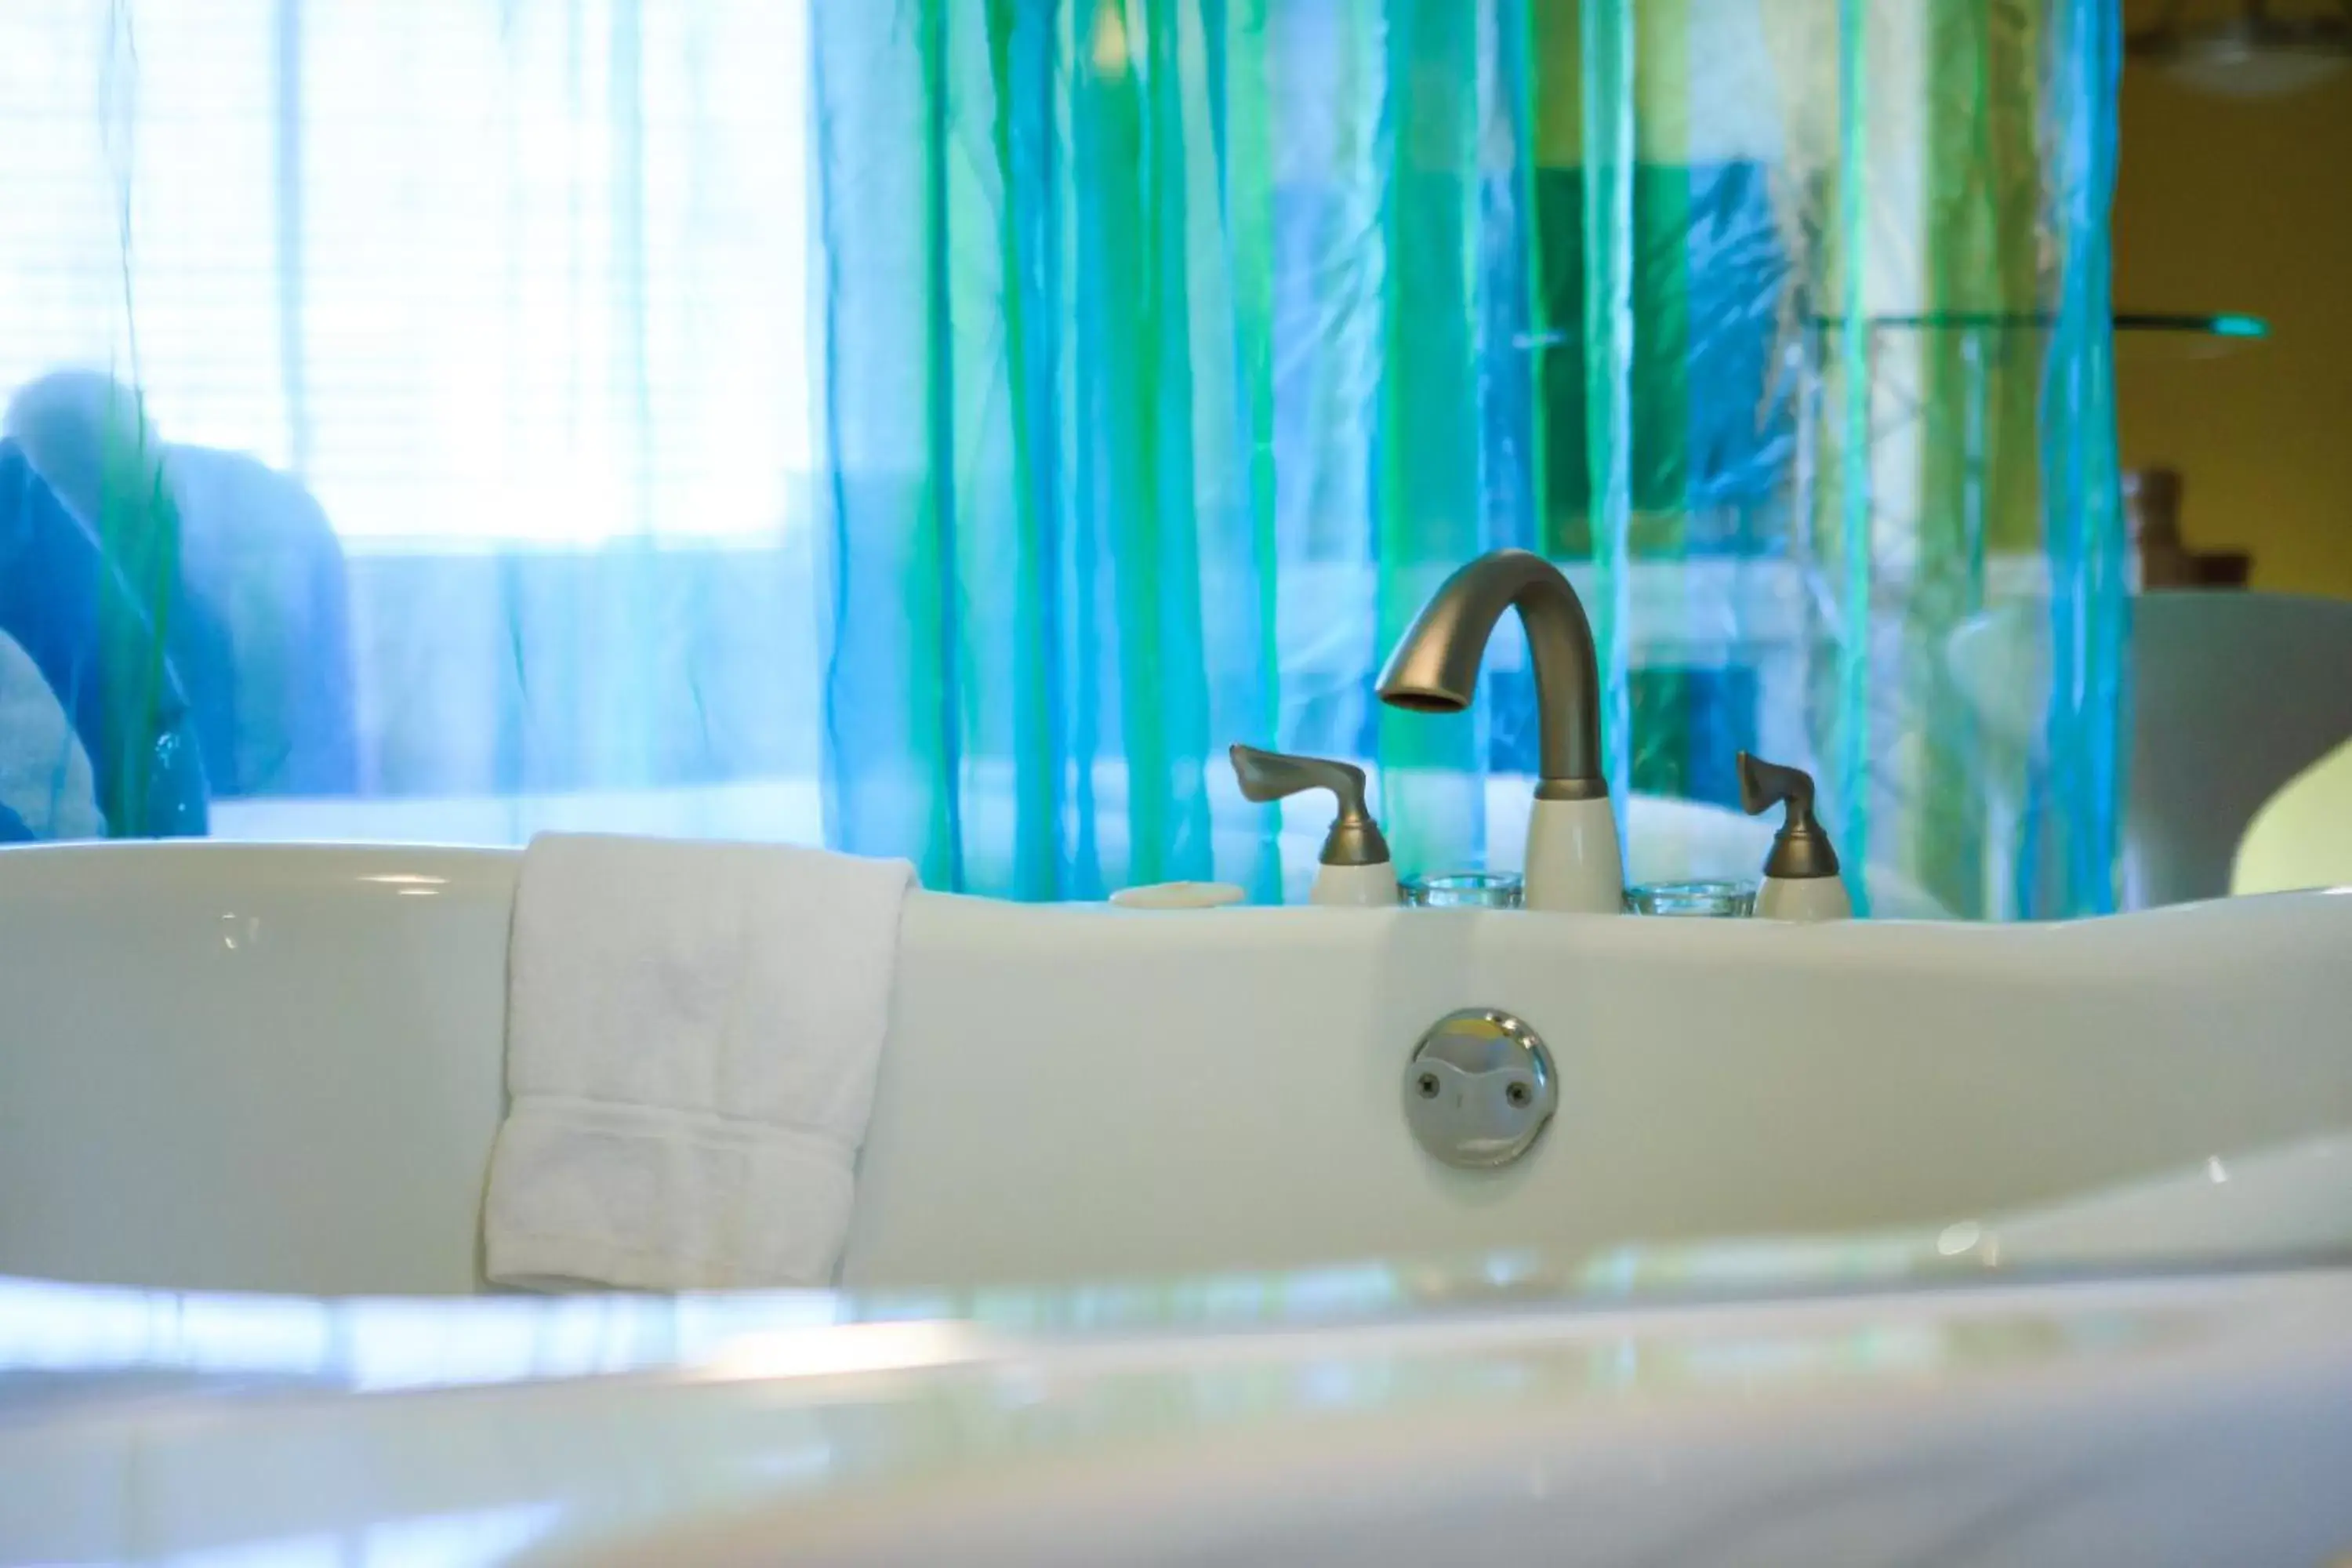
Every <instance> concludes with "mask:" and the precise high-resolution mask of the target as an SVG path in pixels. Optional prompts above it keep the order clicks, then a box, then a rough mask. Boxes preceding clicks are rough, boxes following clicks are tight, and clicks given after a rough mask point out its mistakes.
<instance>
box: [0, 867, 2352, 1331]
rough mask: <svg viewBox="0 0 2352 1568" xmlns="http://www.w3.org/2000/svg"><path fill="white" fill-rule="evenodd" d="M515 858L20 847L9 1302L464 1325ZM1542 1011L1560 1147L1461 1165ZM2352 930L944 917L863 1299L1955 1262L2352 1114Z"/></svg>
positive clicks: (2278, 904) (1237, 913) (895, 1062)
mask: <svg viewBox="0 0 2352 1568" xmlns="http://www.w3.org/2000/svg"><path fill="white" fill-rule="evenodd" d="M518 864H519V858H518V857H516V856H515V855H512V854H510V853H505V852H495V851H460V850H435V849H419V848H412V847H392V848H332V847H239V846H223V845H202V844H199V845H160V846H159V845H139V846H131V847H121V846H91V847H56V848H47V847H45V848H36V849H12V850H7V851H0V986H5V997H6V1006H5V1014H0V1194H5V1196H0V1273H9V1274H18V1275H32V1276H39V1277H46V1278H50V1279H66V1280H85V1281H115V1282H122V1283H131V1284H142V1285H154V1286H162V1287H170V1288H178V1289H269V1290H282V1291H292V1292H299V1293H305V1294H325V1295H332V1294H340V1293H352V1292H384V1293H408V1294H446V1293H463V1292H469V1291H472V1290H474V1289H477V1288H478V1282H479V1275H478V1211H479V1205H480V1198H481V1191H482V1182H483V1175H484V1170H485V1166H486V1163H487V1160H488V1151H489V1147H490V1142H491V1139H492V1136H493V1133H494V1131H495V1130H496V1127H497V1124H498V1120H499V1114H500V1110H501V1104H500V1100H501V1063H500V1052H501V1042H502V1035H503V1026H504V1016H505V949H506V935H507V924H508V912H509V903H510V901H511V898H512V894H513V887H514V877H515V872H516V868H517V866H518ZM1472 1005H1494V1006H1500V1007H1504V1008H1507V1009H1508V1010H1510V1011H1512V1012H1515V1013H1517V1014H1518V1015H1519V1016H1522V1017H1524V1018H1525V1019H1527V1020H1528V1022H1529V1023H1531V1024H1532V1025H1533V1026H1535V1027H1536V1028H1537V1029H1538V1031H1539V1032H1540V1033H1541V1034H1542V1035H1543V1036H1544V1037H1545V1038H1546V1039H1547V1040H1548V1041H1549V1046H1550V1048H1551V1050H1552V1052H1553V1054H1554V1056H1555V1058H1557V1061H1558V1066H1559V1082H1560V1087H1561V1102H1560V1110H1559V1115H1558V1116H1557V1118H1556V1119H1555V1121H1553V1123H1552V1124H1551V1126H1550V1127H1549V1129H1548V1130H1547V1131H1545V1132H1544V1133H1543V1135H1542V1137H1541V1139H1540V1141H1539V1142H1538V1143H1537V1144H1536V1145H1535V1147H1534V1148H1533V1149H1532V1150H1531V1151H1530V1152H1528V1155H1527V1156H1526V1157H1525V1158H1523V1159H1522V1160H1520V1161H1519V1162H1518V1163H1516V1164H1514V1165H1511V1166H1509V1167H1507V1168H1505V1169H1502V1170H1498V1171H1486V1172H1471V1171H1462V1170H1455V1169H1452V1168H1449V1167H1446V1166H1443V1165H1440V1164H1437V1163H1434V1162H1433V1161H1432V1160H1431V1159H1430V1158H1429V1157H1428V1156H1427V1155H1426V1154H1424V1153H1423V1152H1422V1151H1421V1150H1420V1148H1419V1147H1418V1146H1417V1145H1416V1144H1415V1143H1414V1142H1413V1141H1412V1138H1411V1137H1410V1135H1409V1134H1408V1132H1407V1131H1406V1128H1405V1126H1404V1123H1403V1120H1402V1112H1401V1108H1400V1093H1401V1089H1400V1086H1401V1077H1402V1070H1403V1068H1404V1065H1405V1062H1406V1059H1407V1058H1408V1056H1409V1054H1410V1053H1411V1051H1412V1047H1413V1045H1414V1043H1415V1041H1416V1040H1417V1039H1418V1038H1419V1037H1420V1036H1421V1034H1422V1032H1423V1030H1424V1029H1425V1028H1426V1027H1427V1026H1429V1025H1430V1024H1431V1023H1433V1021H1434V1020H1436V1019H1437V1018H1438V1017H1439V1016H1441V1015H1443V1014H1444V1013H1445V1012H1447V1011H1448V1010H1450V1009H1453V1008H1456V1007H1462V1006H1472ZM2347 1016H2352V897H2337V896H2330V895H2323V894H2309V895H2287V896H2281V897H2276V898H2271V899H2262V900H2240V901H2236V902H2233V903H2229V904H2221V905H2209V906H2200V907H2192V908H2187V909H2181V910H2163V911H2158V912H2155V913H2150V914H2145V915H2136V916H2131V917H2126V918H2122V919H2116V920H2108V921H2087V922H2083V923H2079V924H2074V925H2064V926H2044V927H1983V926H1969V925H1959V924H1922V925H1901V924H1879V923H1866V922H1865V923H1856V924H1853V925H1846V926H1815V927H1785V926H1775V925H1771V924H1768V923H1763V922H1714V923H1707V922H1674V921H1635V920H1611V919H1595V918H1591V917H1578V916H1559V915H1528V914H1508V915H1475V914H1451V913H1433V912H1427V911H1404V910H1400V911H1392V912H1391V911H1381V912H1364V911H1339V910H1225V911H1213V912H1200V913H1186V914H1173V915H1137V914H1127V913H1117V912H1112V911H1108V910H1102V909H1094V908H1077V907H1064V908H1036V907H1018V906H1012V905H1006V904H1001V903H992V902H983V901H979V900H961V899H953V898H943V897H929V896H923V897H918V898H917V899H916V900H914V901H913V903H912V904H911V905H910V907H909V910H908V916H907V920H906V924H905V929H904V949H903V952H902V955H901V960H900V965H899V980H898V988H897V992H896V994H895V997H894V1002H893V1014H892V1024H891V1034H890V1038H889V1042H888V1045H887V1050H886V1053H885V1058H884V1065H883V1070H882V1078H881V1084H880V1091H879V1095H878V1100H877V1109H876V1112H875V1119H874V1123H873V1128H872V1131H871V1136H870V1138H869V1141H868V1142H867V1145H866V1152H865V1155H864V1158H863V1161H862V1163H861V1168H860V1176H859V1194H858V1206H857V1217H856V1226H855V1230H854V1233H853V1235H852V1237H851V1241H850V1245H849V1249H848V1254H847V1258H846V1261H845V1268H844V1279H845V1283H847V1284H850V1285H853V1286H860V1287H877V1286H898V1285H906V1284H946V1285H968V1284H972V1283H979V1282H987V1281H1023V1282H1028V1283H1032V1284H1050V1283H1053V1282H1057V1281H1072V1280H1079V1279H1096V1278H1103V1277H1112V1276H1161V1275H1168V1274H1175V1273H1186V1272H1198V1271H1202V1270H1224V1269H1235V1268H1268V1267H1286V1266H1296V1265H1297V1264H1300V1263H1304V1262H1309V1261H1314V1260H1319V1259H1339V1258H1366V1257H1387V1258H1397V1257H1420V1256H1465V1255H1471V1254H1475V1253H1479V1252H1482V1251H1486V1250H1488V1249H1492V1248H1496V1247H1541V1248H1544V1249H1546V1250H1547V1251H1549V1253H1551V1254H1553V1255H1555V1256H1561V1257H1570V1258H1573V1257H1577V1256H1580V1255H1584V1254H1587V1253H1590V1252H1591V1251H1592V1250H1594V1249H1596V1248H1601V1247H1611V1246H1614V1245H1617V1244H1622V1243H1628V1242H1642V1243H1653V1244H1654V1243H1657V1242H1660V1241H1666V1240H1672V1239H1674V1238H1678V1237H1724V1236H1737V1235H1741V1234H1752V1233H1763V1232H1771V1233H1790V1232H1825V1231H1836V1230H1846V1229H1851V1228H1854V1227H1870V1228H1884V1227H1892V1226H1907V1225H1921V1224H1933V1225H1937V1226H1942V1225H1946V1224H1951V1223H1959V1222H1964V1221H1966V1220H1968V1219H1969V1218H1970V1217H1972V1216H1976V1215H1984V1214H1987V1213H1989V1212H1991V1211H1995V1210H2001V1209H2009V1208H2015V1207H2018V1206H2021V1205H2033V1204H2035V1203H2038V1202H2041V1201H2042V1200H2046V1199H2051V1198H2055V1197H2058V1196H2061V1195H2063V1194H2069V1193H2074V1192H2077V1191H2080V1190H2082V1189H2085V1188H2090V1187H2095V1186H2098V1185H2101V1184H2113V1183H2117V1182H2124V1181H2128V1180H2131V1179H2133V1178H2135V1177H2138V1176H2142V1175H2147V1174H2152V1173H2161V1172H2167V1171H2174V1170H2179V1169H2181V1168H2184V1167H2190V1166H2194V1165H2197V1164H2199V1163H2202V1162H2205V1161H2207V1160H2209V1159H2221V1160H2227V1159H2230V1158H2233V1157H2235V1156H2236V1155H2237V1154H2239V1153H2240V1152H2245V1151H2252V1150H2262V1149H2268V1148H2272V1147H2274V1146H2278V1145H2283V1144H2287V1143H2292V1142H2295V1141H2297V1140H2300V1139H2305V1138H2308V1137H2312V1136H2315V1135H2320V1134H2325V1133H2328V1132H2331V1131H2337V1130H2340V1129H2342V1128H2345V1127H2347V1125H2352V1046H2347V1026H2346V1019H2347Z"/></svg>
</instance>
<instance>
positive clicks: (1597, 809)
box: [1526, 795, 1625, 915]
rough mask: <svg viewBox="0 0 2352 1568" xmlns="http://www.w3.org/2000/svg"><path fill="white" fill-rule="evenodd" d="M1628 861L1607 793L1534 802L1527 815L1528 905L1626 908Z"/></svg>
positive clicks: (1602, 911)
mask: <svg viewBox="0 0 2352 1568" xmlns="http://www.w3.org/2000/svg"><path fill="white" fill-rule="evenodd" d="M1624 864H1625V861H1624V855H1623V851H1622V848H1621V847H1620V846H1619V844H1618V842H1617V813H1616V812H1615V811H1614V810H1613V809H1612V807H1611V805H1610V803H1609V797H1608V796H1607V795H1596V796H1594V797H1593V798H1592V799H1591V800H1541V799H1538V801H1537V802H1536V804H1535V809H1534V811H1533V812H1531V813H1530V814H1529V815H1528V864H1527V873H1526V875H1527V906H1528V908H1529V909H1531V910H1558V911H1560V912H1563V913H1569V914H1597V915H1613V914H1620V913H1622V912H1623V910H1624V907H1625V872H1624Z"/></svg>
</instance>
